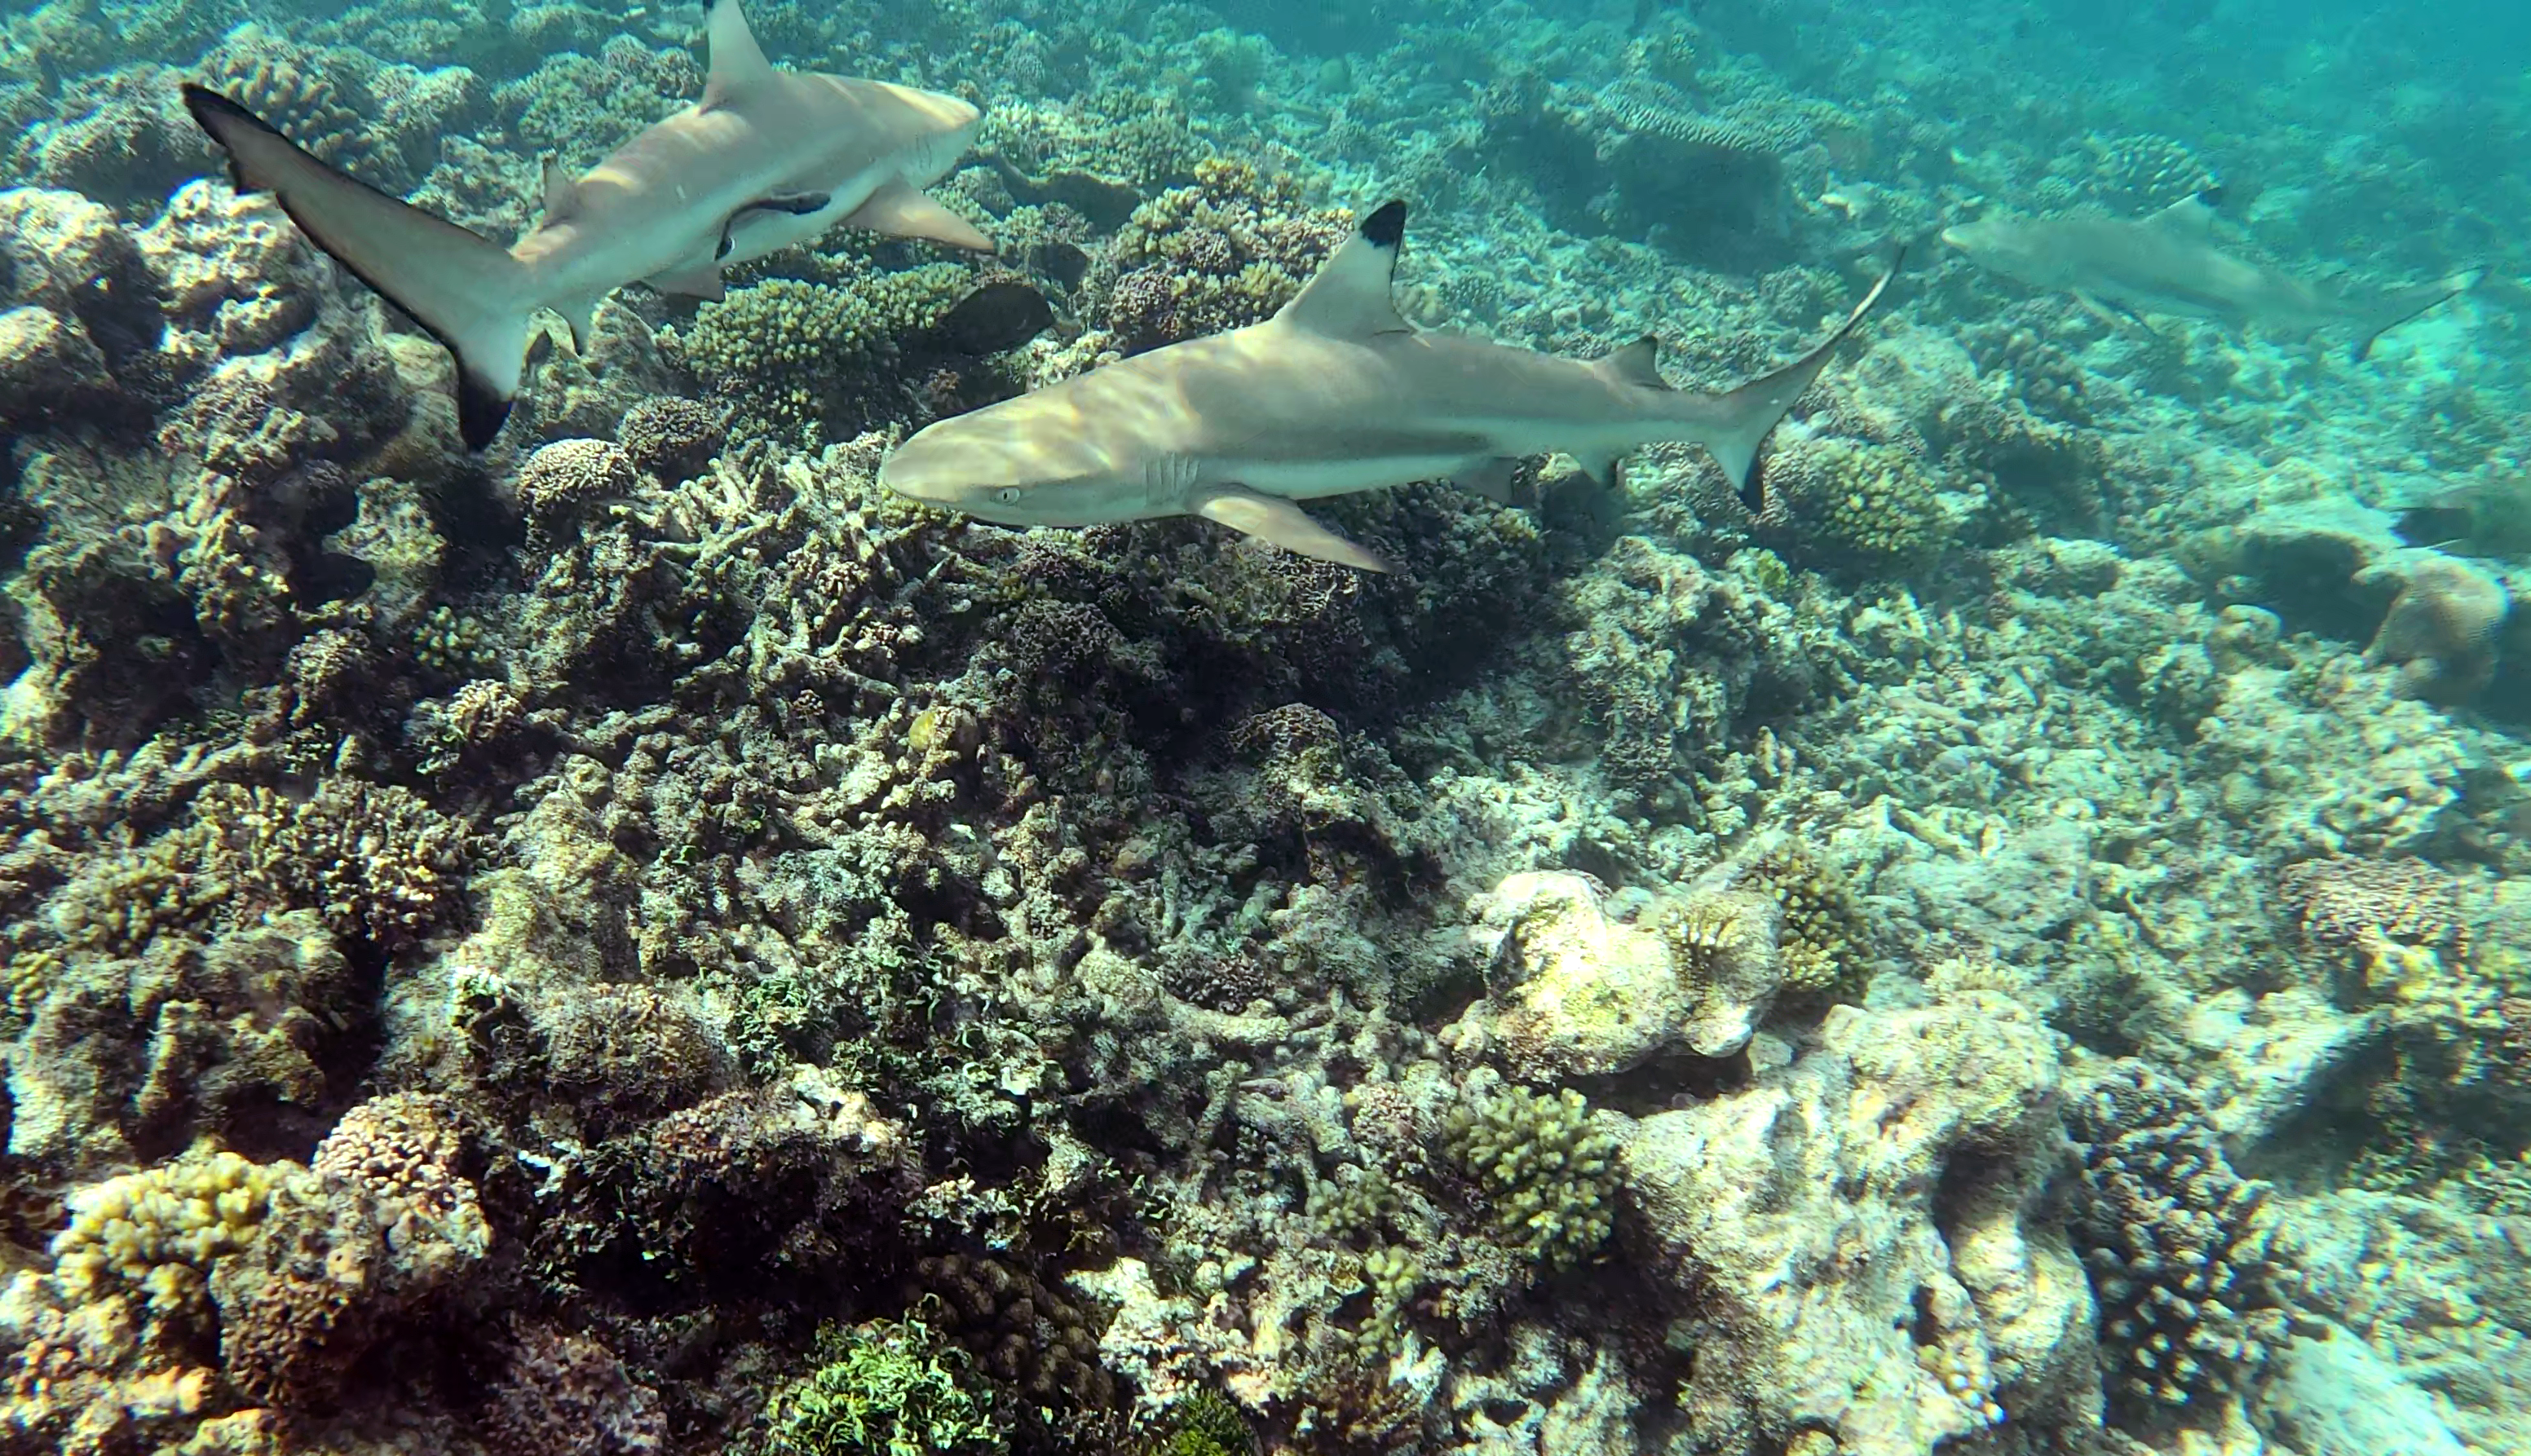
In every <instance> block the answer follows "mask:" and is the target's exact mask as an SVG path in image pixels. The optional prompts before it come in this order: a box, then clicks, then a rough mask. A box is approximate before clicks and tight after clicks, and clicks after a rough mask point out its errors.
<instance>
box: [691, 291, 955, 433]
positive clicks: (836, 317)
mask: <svg viewBox="0 0 2531 1456" xmlns="http://www.w3.org/2000/svg"><path fill="white" fill-rule="evenodd" d="M967 280H968V273H967V270H966V269H965V268H962V267H960V266H959V265H957V264H955V263H929V264H926V265H925V266H923V267H920V268H914V269H910V270H908V271H906V272H902V273H878V272H869V273H859V274H851V275H847V278H846V281H843V282H839V283H826V282H812V281H808V280H804V279H798V278H767V279H765V280H764V281H763V282H761V283H756V284H751V285H749V286H747V287H745V288H739V289H734V290H732V291H731V292H730V295H729V297H728V298H726V299H723V300H721V301H720V302H717V303H710V304H705V305H703V308H702V309H701V310H700V311H698V312H697V313H696V315H695V321H694V324H693V325H692V326H691V327H690V328H688V329H685V330H684V331H682V332H676V333H669V334H665V335H662V342H663V343H665V344H668V345H669V346H670V347H671V349H672V350H673V352H675V353H676V354H677V355H678V357H680V358H681V359H682V360H683V361H684V363H685V365H686V367H688V368H690V369H692V370H693V371H694V372H695V374H696V376H697V377H699V378H701V379H702V380H703V382H704V383H705V384H708V385H710V386H712V387H713V388H716V389H719V390H722V391H724V392H725V393H727V394H728V395H729V396H730V397H731V398H732V399H733V400H734V401H735V402H736V404H737V406H738V409H739V412H740V414H741V416H742V417H743V418H744V419H745V420H750V421H752V422H754V423H755V424H756V425H757V426H758V427H759V429H764V430H771V431H773V432H776V433H782V434H789V435H795V436H807V435H814V434H815V433H816V432H817V431H818V430H819V429H820V428H823V429H827V430H832V431H835V432H840V433H849V432H850V431H851V430H853V429H856V428H859V427H860V425H861V424H862V422H863V420H864V418H865V417H866V416H867V415H868V414H870V413H871V411H872V409H873V408H874V407H876V406H878V405H881V404H882V403H884V402H885V401H887V400H889V399H890V398H891V397H892V395H891V391H892V390H894V389H895V388H896V387H897V382H898V381H897V380H896V379H895V377H894V375H895V374H896V372H897V371H896V367H895V366H896V365H897V364H898V362H899V361H900V359H901V358H902V357H903V355H904V353H905V347H906V344H907V342H908V341H909V340H910V339H911V338H912V337H913V336H914V335H916V334H918V333H920V332H922V331H923V330H924V329H926V328H928V327H929V326H930V324H931V323H932V321H933V320H934V319H936V318H937V317H938V316H939V315H940V314H941V313H942V312H944V311H946V310H947V309H948V308H949V307H950V306H951V305H953V304H955V303H956V302H957V301H958V298H959V297H960V296H961V295H962V294H963V293H964V292H965V291H966V283H967Z"/></svg>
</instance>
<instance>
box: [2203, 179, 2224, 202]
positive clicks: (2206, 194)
mask: <svg viewBox="0 0 2531 1456" xmlns="http://www.w3.org/2000/svg"><path fill="white" fill-rule="evenodd" d="M2197 200H2198V201H2200V202H2203V203H2204V204H2206V206H2208V207H2209V208H2221V207H2222V205H2223V184H2222V183H2220V182H2210V183H2208V184H2206V185H2205V186H2204V187H2201V188H2199V189H2198V190H2197Z"/></svg>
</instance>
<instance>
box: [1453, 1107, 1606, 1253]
mask: <svg viewBox="0 0 2531 1456" xmlns="http://www.w3.org/2000/svg"><path fill="white" fill-rule="evenodd" d="M1441 1147H1442V1150H1443V1151H1444V1153H1445V1154H1446V1155H1447V1156H1448V1157H1449V1159H1450V1161H1451V1163H1452V1164H1453V1165H1454V1166H1456V1167H1457V1168H1458V1169H1459V1171H1460V1172H1462V1173H1464V1174H1465V1175H1466V1176H1467V1177H1468V1178H1469V1179H1470V1181H1471V1182H1473V1183H1474V1184H1475V1186H1476V1187H1477V1189H1478V1191H1479V1192H1480V1194H1481V1195H1482V1197H1483V1203H1484V1206H1485V1210H1486V1216H1487V1218H1488V1219H1489V1221H1490V1225H1491V1227H1492V1230H1493V1233H1494V1236H1495V1237H1496V1238H1498V1239H1500V1240H1501V1241H1502V1242H1503V1243H1504V1244H1505V1245H1506V1246H1507V1247H1509V1248H1511V1249H1514V1250H1517V1251H1518V1252H1519V1253H1520V1254H1521V1255H1522V1256H1523V1257H1525V1258H1527V1259H1530V1260H1535V1261H1537V1262H1538V1263H1540V1264H1542V1265H1544V1266H1546V1267H1547V1268H1548V1269H1550V1270H1551V1269H1556V1268H1561V1267H1564V1266H1566V1265H1569V1264H1574V1263H1580V1262H1582V1261H1584V1260H1589V1259H1591V1258H1593V1257H1594V1256H1595V1255H1597V1254H1598V1253H1599V1250H1600V1246H1601V1245H1602V1244H1603V1243H1605V1242H1606V1241H1607V1238H1608V1232H1609V1230H1610V1229H1611V1228H1612V1227H1613V1226H1614V1218H1615V1214H1616V1208H1615V1200H1616V1195H1617V1189H1618V1186H1619V1184H1620V1182H1621V1181H1622V1180H1623V1177H1624V1174H1623V1170H1622V1168H1621V1166H1620V1164H1619V1161H1618V1157H1617V1149H1618V1144H1617V1140H1616V1139H1615V1138H1613V1137H1611V1136H1609V1135H1608V1134H1607V1133H1605V1132H1603V1131H1600V1130H1598V1129H1596V1128H1594V1127H1593V1126H1592V1123H1591V1104H1590V1103H1589V1102H1588V1101H1586V1100H1585V1099H1584V1098H1583V1096H1582V1094H1581V1093H1580V1092H1575V1091H1573V1090H1572V1089H1570V1088H1566V1089H1564V1090H1562V1091H1560V1092H1551V1093H1549V1092H1535V1091H1532V1090H1531V1089H1529V1088H1525V1087H1507V1088H1500V1089H1497V1090H1495V1091H1493V1092H1488V1093H1480V1094H1476V1095H1469V1096H1463V1098H1462V1099H1461V1101H1460V1103H1459V1105H1458V1106H1456V1107H1454V1108H1453V1109H1451V1112H1450V1114H1449V1116H1448V1117H1447V1118H1446V1119H1444V1121H1443V1122H1442V1125H1441Z"/></svg>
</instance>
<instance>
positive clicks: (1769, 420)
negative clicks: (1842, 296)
mask: <svg viewBox="0 0 2531 1456" xmlns="http://www.w3.org/2000/svg"><path fill="white" fill-rule="evenodd" d="M1905 257H1906V254H1905V252H1904V251H1903V250H1902V251H1901V252H1900V253H1899V255H1898V256H1897V257H1893V258H1891V259H1890V260H1889V268H1888V271H1886V272H1884V273H1883V274H1882V275H1881V278H1880V280H1879V281H1878V282H1876V283H1874V284H1873V285H1872V291H1871V292H1870V293H1867V294H1865V295H1864V296H1863V302H1861V303H1859V304H1857V305H1855V306H1854V311H1853V312H1851V313H1848V314H1847V315H1845V321H1844V322H1843V323H1840V324H1838V325H1837V326H1836V331H1835V332H1834V333H1831V334H1829V335H1828V337H1827V338H1826V339H1825V340H1823V341H1821V343H1820V344H1819V346H1818V347H1817V348H1815V349H1813V350H1811V352H1810V353H1808V354H1805V355H1803V356H1802V357H1801V358H1799V359H1797V360H1795V361H1793V362H1792V363H1791V364H1786V365H1784V366H1783V367H1782V368H1780V369H1777V370H1775V371H1774V372H1773V373H1772V374H1769V375H1767V376H1765V377H1764V378H1759V379H1752V380H1750V381H1749V382H1748V383H1746V384H1743V385H1741V386H1740V387H1739V388H1737V389H1735V390H1732V391H1731V392H1730V393H1728V394H1720V395H1712V396H1691V398H1693V399H1695V400H1696V403H1697V404H1698V405H1699V406H1701V407H1702V410H1701V412H1700V413H1701V414H1703V416H1704V418H1705V422H1706V429H1705V432H1704V433H1703V434H1702V435H1701V436H1700V438H1701V439H1703V440H1704V442H1705V448H1707V449H1708V450H1711V451H1713V452H1714V458H1715V462H1716V463H1718V464H1719V465H1720V466H1721V467H1722V473H1723V474H1724V475H1726V476H1730V477H1731V485H1732V488H1733V489H1735V490H1737V491H1739V492H1740V498H1741V500H1742V501H1743V502H1745V503H1746V504H1747V505H1748V507H1749V509H1750V510H1752V511H1755V510H1757V509H1759V502H1760V489H1759V479H1758V448H1759V447H1760V446H1761V445H1764V444H1765V443H1766V442H1767V436H1768V435H1769V434H1771V433H1772V432H1773V431H1774V428H1775V426H1776V425H1777V424H1778V423H1780V422H1782V420H1783V418H1784V416H1785V415H1786V414H1787V413H1789V412H1790V411H1791V410H1792V408H1793V402H1794V401H1795V400H1798V399H1800V398H1801V397H1802V391H1804V390H1806V389H1808V388H1810V387H1811V381H1812V380H1814V379H1817V378H1818V377H1819V375H1820V370H1822V369H1825V368H1827V367H1828V360H1829V358H1830V357H1831V356H1833V355H1834V354H1835V352H1836V346H1837V345H1839V344H1841V343H1843V342H1845V336H1846V335H1848V334H1850V333H1853V332H1854V328H1855V325H1857V324H1859V323H1861V322H1863V315H1864V314H1866V313H1869V312H1871V311H1872V306H1873V305H1875V304H1877V303H1879V302H1881V295H1882V293H1883V292H1884V290H1886V289H1887V288H1888V287H1889V280H1890V279H1892V278H1895V277H1897V276H1898V265H1899V263H1901V262H1902V261H1904V260H1905Z"/></svg>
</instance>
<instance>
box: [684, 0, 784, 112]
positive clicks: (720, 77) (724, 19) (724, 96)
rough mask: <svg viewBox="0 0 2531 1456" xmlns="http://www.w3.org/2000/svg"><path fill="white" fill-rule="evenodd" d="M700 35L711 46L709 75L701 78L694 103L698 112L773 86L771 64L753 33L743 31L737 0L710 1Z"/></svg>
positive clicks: (743, 18) (744, 21) (744, 25)
mask: <svg viewBox="0 0 2531 1456" xmlns="http://www.w3.org/2000/svg"><path fill="white" fill-rule="evenodd" d="M703 33H704V35H705V37H706V38H707V41H708V43H709V44H710V46H711V72H710V74H709V75H707V76H705V77H704V78H703V100H701V101H700V102H697V103H696V107H697V109H698V110H702V111H711V110H714V109H716V108H719V107H722V106H727V105H729V104H731V103H732V102H734V101H738V100H742V99H744V98H745V97H746V96H748V95H749V94H750V93H751V92H755V91H759V90H762V89H764V88H765V87H766V86H769V85H771V84H773V83H774V80H775V78H776V73H775V72H774V70H773V63H772V62H771V61H768V60H766V59H764V51H763V49H762V47H760V46H759V45H758V44H757V43H756V32H755V31H753V30H750V29H749V28H747V14H746V12H744V11H742V10H740V9H739V8H738V0H712V7H711V14H710V15H709V16H707V17H705V18H704V21H703Z"/></svg>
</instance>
